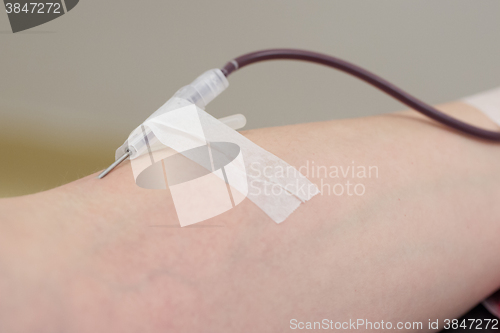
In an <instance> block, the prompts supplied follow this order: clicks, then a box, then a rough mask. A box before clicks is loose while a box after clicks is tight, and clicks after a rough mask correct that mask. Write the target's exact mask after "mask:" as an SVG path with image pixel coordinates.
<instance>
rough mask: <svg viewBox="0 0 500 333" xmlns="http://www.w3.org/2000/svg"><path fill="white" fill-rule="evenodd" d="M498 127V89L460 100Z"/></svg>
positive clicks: (499, 96)
mask: <svg viewBox="0 0 500 333" xmlns="http://www.w3.org/2000/svg"><path fill="white" fill-rule="evenodd" d="M462 102H464V103H467V104H469V105H470V106H473V107H475V108H476V109H478V110H480V111H481V112H483V113H484V114H485V115H486V116H488V117H489V118H490V119H491V120H493V121H494V122H495V123H497V124H498V125H500V87H499V88H496V89H493V90H489V91H486V92H483V93H480V94H476V95H473V96H469V97H466V98H463V99H462Z"/></svg>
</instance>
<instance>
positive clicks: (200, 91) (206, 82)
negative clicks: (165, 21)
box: [98, 49, 500, 178]
mask: <svg viewBox="0 0 500 333" xmlns="http://www.w3.org/2000/svg"><path fill="white" fill-rule="evenodd" d="M279 59H288V60H301V61H308V62H313V63H317V64H321V65H325V66H328V67H333V68H336V69H338V70H340V71H343V72H345V73H348V74H351V75H353V76H355V77H357V78H359V79H361V80H363V81H365V82H367V83H369V84H371V85H372V86H374V87H376V88H378V89H380V90H382V91H383V92H385V93H387V94H389V95H390V96H392V97H393V98H395V99H397V100H398V101H400V102H401V103H403V104H405V105H407V106H409V107H410V108H412V109H414V110H415V111H418V112H420V113H422V114H424V115H426V116H428V117H429V118H432V119H434V120H435V121H437V122H440V123H442V124H444V125H446V126H448V127H451V128H454V129H455V130H457V131H460V132H463V133H465V134H468V135H471V136H474V137H478V138H481V139H486V140H491V141H500V132H495V131H489V130H485V129H482V128H479V127H476V126H473V125H470V124H467V123H465V122H462V121H460V120H458V119H455V118H453V117H451V116H449V115H447V114H445V113H443V112H441V111H439V110H437V109H436V108H434V107H433V106H431V105H429V104H427V103H424V102H422V101H420V100H418V99H417V98H415V97H413V96H412V95H410V94H408V93H407V92H405V91H403V90H402V89H400V88H398V87H397V86H395V85H393V84H392V83H390V82H388V81H386V80H384V79H382V78H381V77H379V76H377V75H375V74H373V73H371V72H369V71H367V70H365V69H363V68H361V67H358V66H356V65H354V64H352V63H349V62H347V61H344V60H341V59H338V58H335V57H331V56H328V55H325V54H321V53H316V52H311V51H305V50H297V49H269V50H261V51H257V52H252V53H247V54H244V55H242V56H240V57H238V58H235V59H234V60H231V61H229V62H228V63H227V64H226V65H225V66H224V67H223V68H221V69H220V70H218V69H217V70H212V71H208V72H206V73H204V74H202V75H201V76H200V77H198V78H197V79H196V80H195V81H193V83H191V84H190V85H188V86H185V87H183V88H181V89H180V90H179V91H177V93H176V94H175V95H174V97H179V98H183V99H185V100H188V101H190V102H192V103H194V104H196V105H197V106H198V107H200V108H202V109H204V108H205V106H206V105H207V104H208V103H209V102H210V101H212V100H213V99H214V98H215V97H216V96H218V95H219V94H220V93H221V92H222V91H224V90H225V89H226V88H227V85H228V83H227V80H226V77H227V76H229V75H230V74H231V73H233V72H234V71H236V70H238V69H240V68H243V67H245V66H247V65H250V64H253V63H256V62H261V61H266V60H279ZM237 116H240V118H239V119H236V118H233V119H230V120H228V119H226V121H229V123H231V122H233V125H234V123H235V122H236V123H238V122H239V123H241V122H242V119H241V117H243V116H242V115H237ZM221 120H222V119H221ZM236 127H238V126H236ZM233 129H234V127H233ZM154 139H155V138H154V135H153V134H152V133H147V134H146V136H145V139H144V140H143V142H142V144H139V143H136V146H137V145H142V146H144V142H146V143H147V142H148V140H154ZM139 149H143V147H142V148H139ZM134 150H137V148H136V147H135V146H134V145H133V144H132V145H130V143H127V142H126V143H125V144H124V145H123V146H122V147H120V148H119V150H118V152H120V154H118V155H119V156H117V159H116V161H115V162H114V163H113V164H111V165H110V166H109V167H108V168H107V169H106V170H104V171H103V172H102V173H101V174H100V175H99V176H98V178H103V177H104V176H106V175H107V174H108V173H109V172H111V171H112V170H113V169H114V168H115V167H116V166H118V165H119V164H120V163H121V162H123V161H124V160H126V159H127V158H129V157H130V156H131V155H132V154H133V153H134V152H135V151H134Z"/></svg>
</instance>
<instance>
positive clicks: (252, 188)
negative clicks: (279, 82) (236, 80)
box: [128, 97, 319, 226]
mask: <svg viewBox="0 0 500 333" xmlns="http://www.w3.org/2000/svg"><path fill="white" fill-rule="evenodd" d="M148 131H150V132H152V133H154V136H155V137H156V138H157V144H156V146H149V145H148V149H147V150H143V151H142V152H140V153H137V154H135V155H132V156H131V161H132V168H133V170H134V177H135V179H136V183H137V184H138V185H139V186H141V187H145V188H154V189H165V188H167V187H168V188H169V189H170V192H171V193H172V198H173V201H174V205H175V208H176V211H177V215H178V217H179V222H180V223H181V225H183V226H185V225H189V224H193V223H197V222H201V221H203V220H206V219H208V218H210V217H213V216H216V215H219V214H221V213H223V212H225V211H227V210H229V209H231V208H233V207H235V206H236V205H237V204H238V203H240V202H241V201H243V199H244V198H245V197H247V198H248V199H250V200H251V201H252V202H254V203H255V204H256V205H257V206H258V207H259V208H260V209H262V210H263V211H264V212H265V213H266V214H267V215H268V216H269V217H270V218H271V219H272V220H273V221H275V222H276V223H280V222H283V221H284V220H285V219H286V218H287V217H288V216H289V215H290V214H291V213H292V212H293V211H294V210H295V209H296V208H297V207H299V205H300V204H301V203H303V202H305V201H307V200H309V199H311V198H312V197H313V196H315V195H316V194H318V193H319V190H318V188H317V187H316V185H314V184H313V183H311V182H310V181H309V180H308V179H307V178H306V177H304V176H303V175H302V174H301V173H300V172H299V171H298V170H297V169H295V168H294V167H292V166H291V165H289V164H288V163H286V162H285V161H283V160H281V159H280V158H278V157H277V156H275V155H273V154H271V153H270V152H268V151H266V150H265V149H263V148H261V147H259V146H258V145H256V144H255V143H253V142H252V141H250V140H249V139H247V138H246V137H244V136H243V135H241V134H240V133H238V132H236V131H235V130H233V129H231V128H230V127H228V126H227V125H225V124H223V123H222V122H220V121H219V120H217V119H216V118H214V117H212V116H211V115H210V114H208V113H207V112H205V111H204V110H202V109H200V108H198V107H197V106H196V105H194V104H192V103H190V102H187V101H186V100H182V99H179V98H175V97H174V98H172V99H171V100H169V101H168V102H167V103H166V104H165V105H163V106H162V107H161V108H160V109H159V110H158V111H156V112H155V113H153V115H151V116H150V117H149V118H148V119H147V120H146V121H145V122H144V123H143V124H142V125H141V126H140V127H138V128H137V129H136V130H135V131H134V132H132V133H131V135H130V136H129V139H128V142H134V141H137V138H138V137H140V136H143V137H144V138H146V137H147V135H145V133H146V132H148Z"/></svg>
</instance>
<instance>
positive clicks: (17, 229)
mask: <svg viewBox="0 0 500 333" xmlns="http://www.w3.org/2000/svg"><path fill="white" fill-rule="evenodd" d="M445 109H447V110H448V111H450V112H453V113H456V114H460V116H462V117H465V119H466V120H468V121H471V122H475V123H477V124H478V125H484V126H487V127H490V128H491V127H493V125H491V124H490V123H489V122H488V121H487V120H485V119H484V118H483V117H481V116H480V114H479V113H477V112H474V111H472V110H470V109H467V107H465V106H463V105H457V104H455V105H450V106H447V107H445ZM493 128H494V127H493ZM245 135H247V137H249V138H250V139H251V140H252V141H254V142H255V143H256V144H258V145H260V146H262V147H263V148H265V149H267V150H269V151H270V152H272V153H274V154H275V155H277V156H279V157H280V158H282V159H284V160H285V161H287V162H288V163H290V164H291V165H293V166H295V167H297V168H299V167H300V166H304V165H307V163H308V161H309V166H311V165H312V162H314V165H315V166H325V167H327V168H328V170H331V169H330V167H331V166H338V167H341V166H342V167H344V171H345V170H346V168H347V167H349V166H351V167H352V166H353V165H355V166H364V167H366V169H367V170H368V167H370V166H375V167H376V170H377V173H378V174H377V175H378V177H376V175H375V174H374V173H373V174H372V175H371V177H366V178H361V177H356V176H355V177H351V174H349V175H347V177H345V178H344V177H343V176H342V175H340V177H339V178H336V177H330V176H329V175H327V176H326V177H325V175H324V174H323V175H322V177H321V178H318V177H312V175H309V179H310V180H311V181H312V182H314V183H316V184H317V185H318V186H319V187H320V188H321V189H322V190H323V192H324V193H323V194H321V195H318V196H316V197H314V198H313V199H312V200H311V201H309V202H307V203H306V204H304V205H301V207H299V209H298V210H297V211H296V212H294V213H293V214H292V215H291V216H290V217H289V218H288V219H287V220H286V221H285V222H284V223H282V224H280V225H277V224H275V223H274V222H272V220H270V219H269V218H268V217H267V216H266V215H265V214H264V213H263V212H262V211H260V210H259V209H258V208H257V207H256V206H255V205H253V204H252V203H251V202H249V201H244V202H243V203H241V204H240V205H238V206H237V207H236V208H234V209H232V210H230V211H228V212H226V213H224V214H222V215H220V216H218V217H215V218H213V219H211V220H209V221H206V222H203V223H202V224H200V225H195V226H194V227H191V228H189V227H188V228H176V227H175V226H178V223H177V222H176V214H175V210H174V207H173V204H172V200H171V198H170V196H169V193H168V192H167V191H159V190H145V189H141V188H139V187H137V186H136V185H135V184H134V182H133V178H132V174H131V170H130V167H129V165H128V164H127V165H124V166H123V167H120V168H119V169H117V170H116V171H115V172H113V173H112V174H111V175H109V176H108V177H106V178H105V179H103V180H97V179H95V178H94V177H88V178H85V179H82V180H80V181H77V182H74V183H72V184H68V185H65V186H63V187H61V188H58V189H55V190H52V191H49V192H45V193H41V194H37V195H34V196H29V197H24V198H16V199H7V200H3V201H0V207H1V208H0V209H1V210H2V212H5V216H6V218H5V219H3V220H2V222H1V225H0V228H2V230H4V231H5V232H3V233H2V232H0V242H1V243H0V244H1V245H0V251H1V252H2V253H3V254H2V255H0V272H2V273H0V292H1V293H2V295H7V297H1V298H0V310H1V312H0V330H1V328H2V326H1V325H2V323H4V324H3V325H9V324H8V323H12V324H13V325H22V324H26V325H29V321H26V320H24V321H22V319H21V318H18V321H16V318H15V316H14V315H15V314H16V313H21V312H22V313H23V318H26V316H30V315H31V314H39V316H37V317H36V318H40V317H43V318H50V319H51V320H55V321H57V320H59V322H54V323H53V324H54V325H56V326H54V327H59V325H60V327H63V328H64V329H65V330H67V331H78V330H79V329H80V330H81V331H84V330H85V328H87V330H89V329H90V327H88V326H87V327H86V326H85V325H89V322H88V318H84V317H82V316H81V314H82V312H85V313H87V314H89V312H90V315H91V316H92V317H93V319H92V322H91V324H92V325H95V327H99V328H109V329H111V330H117V331H118V330H120V329H121V328H127V327H141V328H144V330H145V331H149V332H152V331H154V330H155V329H156V330H159V331H164V330H165V329H168V328H174V330H175V331H183V332H184V331H200V329H199V327H205V328H204V331H207V332H209V331H214V332H220V331H224V329H225V330H228V331H231V330H240V331H243V330H244V331H252V330H255V331H259V332H263V331H266V330H267V331H273V332H276V331H282V330H286V329H287V328H288V327H289V321H290V319H292V318H296V319H298V320H302V321H320V320H322V319H323V318H329V319H332V320H334V321H337V320H338V321H345V320H349V319H350V318H351V319H357V318H364V319H368V320H373V321H380V320H384V321H405V320H411V321H417V320H418V321H423V322H424V323H426V322H427V320H428V319H433V318H438V317H439V318H445V317H446V318H450V317H453V316H457V315H459V314H461V313H462V312H464V311H465V310H466V309H467V308H468V307H470V306H472V305H474V304H475V303H477V302H478V301H479V300H481V299H482V298H483V297H485V296H486V295H487V294H488V293H490V292H492V291H494V289H495V288H497V287H498V286H500V274H498V272H499V271H500V270H499V269H500V259H498V257H497V256H496V255H495V254H496V253H498V251H499V250H500V243H499V242H498V241H497V237H496V235H497V234H498V232H499V231H500V223H498V222H500V221H499V217H500V208H499V206H500V205H498V204H497V203H498V200H499V199H500V174H499V173H498V171H497V170H498V165H499V164H500V147H499V146H498V145H496V144H492V143H487V142H484V141H478V140H475V139H472V138H470V137H465V136H462V135H460V134H457V133H455V132H452V131H448V130H447V129H443V128H442V127H441V126H439V125H436V124H435V123H433V122H430V121H427V120H425V118H422V117H419V116H413V113H411V116H408V114H406V113H405V114H398V115H387V116H380V117H372V118H364V119H353V120H343V121H333V122H326V123H315V124H304V125H296V126H287V127H280V128H271V129H262V130H254V131H249V132H247V133H245ZM353 161H354V164H353ZM310 169H311V168H310ZM373 170H375V169H373ZM347 181H350V182H351V183H352V184H357V183H361V184H363V186H364V188H365V191H364V194H363V195H357V194H353V195H348V194H347V193H346V192H344V193H343V195H336V193H337V194H338V193H339V191H340V187H337V188H336V189H337V192H336V193H334V188H333V187H334V186H335V184H339V183H340V184H343V188H344V190H346V189H347V185H346V182H347ZM325 184H328V185H330V189H329V190H328V187H327V186H325ZM327 191H328V192H329V193H326V192H327ZM350 193H353V187H351V192H350ZM358 193H359V192H358ZM160 225H162V226H160ZM207 225H210V227H209V226H207ZM214 225H215V226H214ZM197 226H200V227H197ZM202 226H206V227H204V228H202ZM13 249H15V250H13ZM14 251H15V252H14ZM9 253H10V254H12V253H16V256H15V260H14V259H13V257H12V256H6V255H5V254H9ZM47 258H50V259H47ZM33 295H38V296H39V297H38V298H37V301H34V300H33ZM54 298H55V299H57V302H58V304H60V309H63V310H64V311H66V314H65V316H63V317H64V318H65V320H63V317H61V313H60V311H57V310H54V308H53V307H50V306H46V307H42V308H41V306H40V304H45V303H47V304H49V305H51V306H54V304H53V303H52V299H54ZM12 299H14V300H18V303H17V304H16V303H12V301H11V300H12ZM23 302H25V303H23ZM27 304H31V306H33V308H32V309H30V307H29V305H27ZM21 309H22V310H21ZM30 310H31V311H30ZM40 311H42V314H41V315H40ZM43 311H45V315H43V314H44V312H43ZM110 312H111V313H112V314H113V316H114V318H115V319H114V320H111V321H110V319H109V313H110ZM36 318H35V319H36ZM47 320H49V319H47ZM206 323H209V324H208V327H207V326H206ZM197 325H199V326H197ZM6 327H10V326H6ZM36 327H39V326H36ZM424 328H425V327H424Z"/></svg>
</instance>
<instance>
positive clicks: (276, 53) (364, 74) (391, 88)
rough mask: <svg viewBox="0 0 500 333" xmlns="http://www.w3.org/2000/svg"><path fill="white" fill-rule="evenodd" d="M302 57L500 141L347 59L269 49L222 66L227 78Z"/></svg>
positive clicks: (435, 116) (464, 129)
mask: <svg viewBox="0 0 500 333" xmlns="http://www.w3.org/2000/svg"><path fill="white" fill-rule="evenodd" d="M282 59H289V60H302V61H308V62H313V63H317V64H321V65H325V66H328V67H333V68H336V69H338V70H340V71H343V72H345V73H348V74H351V75H353V76H355V77H357V78H359V79H361V80H363V81H365V82H367V83H369V84H371V85H373V86H375V87H376V88H378V89H380V90H382V91H383V92H385V93H387V94H389V95H391V96H392V97H394V98H395V99H397V100H398V101H400V102H401V103H403V104H406V105H407V106H409V107H410V108H412V109H414V110H416V111H418V112H420V113H422V114H424V115H426V116H427V117H429V118H432V119H434V120H436V121H438V122H440V123H442V124H444V125H447V126H449V127H452V128H454V129H456V130H458V131H461V132H464V133H467V134H470V135H472V136H475V137H479V138H482V139H487V140H493V141H500V132H496V131H489V130H485V129H482V128H479V127H476V126H473V125H470V124H467V123H465V122H463V121H460V120H458V119H455V118H453V117H450V116H449V115H447V114H445V113H443V112H441V111H439V110H437V109H436V108H434V107H432V106H430V105H429V104H427V103H424V102H422V101H420V100H419V99H417V98H415V97H413V96H412V95H410V94H408V93H407V92H405V91H403V90H402V89H400V88H398V87H396V86H395V85H393V84H392V83H390V82H388V81H386V80H384V79H383V78H381V77H379V76H377V75H375V74H373V73H371V72H369V71H367V70H365V69H363V68H361V67H359V66H356V65H354V64H351V63H349V62H347V61H344V60H342V59H339V58H335V57H331V56H329V55H326V54H321V53H316V52H311V51H305V50H298V49H269V50H261V51H256V52H252V53H247V54H244V55H242V56H239V57H238V58H236V59H234V60H231V61H230V62H228V63H227V64H226V65H224V67H223V68H221V71H222V73H224V75H225V76H226V77H227V76H229V74H231V73H232V72H234V71H236V70H238V69H240V68H243V67H245V66H247V65H250V64H253V63H256V62H260V61H266V60H282Z"/></svg>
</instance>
